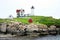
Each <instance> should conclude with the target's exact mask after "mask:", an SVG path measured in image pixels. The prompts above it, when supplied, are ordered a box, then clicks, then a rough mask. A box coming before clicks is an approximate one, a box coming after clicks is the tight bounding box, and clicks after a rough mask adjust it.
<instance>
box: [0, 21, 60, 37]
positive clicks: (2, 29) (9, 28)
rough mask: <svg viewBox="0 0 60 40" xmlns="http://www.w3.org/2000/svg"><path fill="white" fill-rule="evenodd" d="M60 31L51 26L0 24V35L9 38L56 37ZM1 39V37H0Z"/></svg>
mask: <svg viewBox="0 0 60 40" xmlns="http://www.w3.org/2000/svg"><path fill="white" fill-rule="evenodd" d="M59 30H60V29H59V28H56V26H54V25H51V26H50V27H48V26H47V25H44V24H33V23H30V24H23V23H21V22H14V21H11V22H10V23H0V33H3V34H6V35H7V34H9V35H10V36H12V35H15V36H26V35H29V36H39V35H49V34H50V35H56V34H60V31H59ZM2 37H3V36H2Z"/></svg>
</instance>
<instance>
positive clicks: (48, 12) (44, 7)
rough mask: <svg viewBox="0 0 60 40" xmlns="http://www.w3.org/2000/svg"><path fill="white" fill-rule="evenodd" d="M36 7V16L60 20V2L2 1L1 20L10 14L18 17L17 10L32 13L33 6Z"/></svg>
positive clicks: (59, 0)
mask: <svg viewBox="0 0 60 40" xmlns="http://www.w3.org/2000/svg"><path fill="white" fill-rule="evenodd" d="M32 5H33V6H34V7H35V10H34V14H35V15H40V16H53V17H54V18H60V0H0V18H7V17H8V16H9V15H10V14H12V15H13V16H14V17H16V9H21V8H23V9H25V13H26V14H27V13H31V6H32Z"/></svg>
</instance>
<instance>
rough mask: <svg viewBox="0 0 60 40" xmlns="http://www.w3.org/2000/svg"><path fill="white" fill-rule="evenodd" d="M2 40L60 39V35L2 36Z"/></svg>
mask: <svg viewBox="0 0 60 40" xmlns="http://www.w3.org/2000/svg"><path fill="white" fill-rule="evenodd" d="M0 40H60V35H56V36H53V35H47V36H42V37H40V36H39V37H26V36H22V37H11V38H8V37H7V38H0Z"/></svg>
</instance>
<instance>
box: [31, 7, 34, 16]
mask: <svg viewBox="0 0 60 40" xmlns="http://www.w3.org/2000/svg"><path fill="white" fill-rule="evenodd" d="M34 9H35V8H34V6H32V7H31V15H32V16H34Z"/></svg>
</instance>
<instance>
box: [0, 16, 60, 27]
mask: <svg viewBox="0 0 60 40" xmlns="http://www.w3.org/2000/svg"><path fill="white" fill-rule="evenodd" d="M30 18H32V20H33V23H35V24H46V25H47V26H50V25H56V26H60V19H55V18H52V17H44V16H30ZM28 19H29V17H27V18H26V17H25V18H14V19H13V21H18V22H22V23H24V24H28V23H29V22H28ZM10 21H11V20H9V19H0V22H10Z"/></svg>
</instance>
